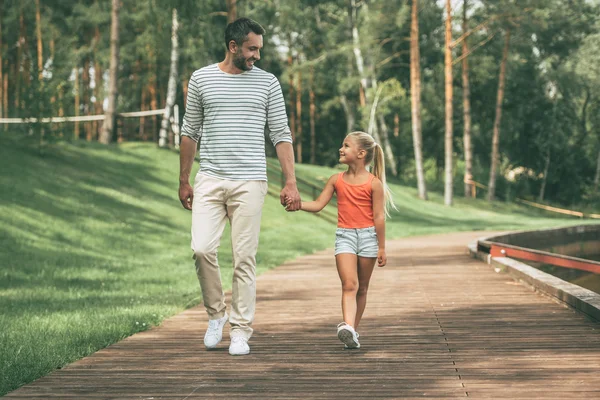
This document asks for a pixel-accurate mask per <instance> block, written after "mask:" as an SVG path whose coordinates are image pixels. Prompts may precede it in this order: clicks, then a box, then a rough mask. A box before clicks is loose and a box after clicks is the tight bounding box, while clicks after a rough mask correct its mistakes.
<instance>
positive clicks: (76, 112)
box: [74, 65, 79, 140]
mask: <svg viewBox="0 0 600 400" xmlns="http://www.w3.org/2000/svg"><path fill="white" fill-rule="evenodd" d="M74 89H75V116H76V117H78V116H79V65H76V66H75V88H74ZM74 134H75V140H77V139H79V121H75V133H74Z"/></svg>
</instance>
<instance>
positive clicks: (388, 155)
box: [378, 114, 398, 176]
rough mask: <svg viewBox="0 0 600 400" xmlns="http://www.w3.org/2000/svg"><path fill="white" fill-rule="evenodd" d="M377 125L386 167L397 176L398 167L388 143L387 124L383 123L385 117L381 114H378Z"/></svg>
mask: <svg viewBox="0 0 600 400" xmlns="http://www.w3.org/2000/svg"><path fill="white" fill-rule="evenodd" d="M378 118H379V126H380V128H381V135H380V137H381V141H382V144H383V151H384V152H385V158H386V159H387V160H386V161H387V167H388V169H389V170H390V172H391V173H392V175H394V176H398V168H397V167H396V157H394V152H393V151H392V146H391V145H390V139H389V135H388V131H389V129H388V126H387V124H386V123H385V118H384V117H383V115H382V114H379V116H378Z"/></svg>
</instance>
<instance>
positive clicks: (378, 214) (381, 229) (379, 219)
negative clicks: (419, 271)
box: [372, 178, 387, 267]
mask: <svg viewBox="0 0 600 400" xmlns="http://www.w3.org/2000/svg"><path fill="white" fill-rule="evenodd" d="M372 187H373V219H374V222H375V233H377V242H378V244H379V250H378V251H377V265H379V266H380V267H383V266H384V265H385V264H386V263H387V256H386V254H385V194H384V190H383V184H382V183H381V181H380V180H379V179H377V178H375V179H373V186H372Z"/></svg>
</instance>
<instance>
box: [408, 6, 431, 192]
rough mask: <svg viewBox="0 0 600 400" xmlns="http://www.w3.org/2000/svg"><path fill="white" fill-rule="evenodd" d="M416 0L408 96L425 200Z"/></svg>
mask: <svg viewBox="0 0 600 400" xmlns="http://www.w3.org/2000/svg"><path fill="white" fill-rule="evenodd" d="M418 6H419V5H418V0H412V11H411V15H412V17H411V23H410V98H411V117H412V136H413V147H414V152H415V168H416V172H417V189H418V192H419V198H420V199H422V200H427V187H426V184H425V173H424V171H423V143H422V139H421V66H420V54H419V21H418V19H417V18H418V13H417V10H418Z"/></svg>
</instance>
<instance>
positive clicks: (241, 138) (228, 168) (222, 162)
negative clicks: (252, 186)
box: [181, 64, 292, 181]
mask: <svg viewBox="0 0 600 400" xmlns="http://www.w3.org/2000/svg"><path fill="white" fill-rule="evenodd" d="M265 126H266V127H267V129H268V132H269V136H270V138H271V141H272V142H273V144H274V145H277V143H279V142H289V143H292V136H291V132H290V128H289V127H288V122H287V115H286V112H285V103H284V100H283V94H282V92H281V86H280V85H279V81H278V80H277V78H276V77H275V76H274V75H273V74H271V73H268V72H266V71H263V70H261V69H259V68H257V67H253V68H252V69H251V70H250V71H245V72H243V73H241V74H228V73H226V72H223V71H221V69H220V68H219V66H218V64H212V65H209V66H207V67H204V68H201V69H199V70H197V71H196V72H194V73H193V74H192V77H191V79H190V82H189V85H188V94H187V103H186V110H185V115H184V117H183V126H182V128H181V134H182V135H183V136H189V137H190V138H192V139H193V140H194V141H196V142H198V140H199V141H200V171H202V172H203V173H205V174H207V175H210V176H214V177H217V178H223V179H232V180H263V181H266V180H267V171H266V169H267V165H266V156H265Z"/></svg>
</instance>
